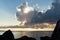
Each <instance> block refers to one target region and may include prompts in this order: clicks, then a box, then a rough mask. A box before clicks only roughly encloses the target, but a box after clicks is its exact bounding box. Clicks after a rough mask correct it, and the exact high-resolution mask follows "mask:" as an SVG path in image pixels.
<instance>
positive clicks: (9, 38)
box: [0, 20, 60, 40]
mask: <svg viewBox="0 0 60 40" xmlns="http://www.w3.org/2000/svg"><path fill="white" fill-rule="evenodd" d="M0 40H36V39H35V38H32V37H28V36H22V37H20V38H18V39H15V38H14V35H13V33H12V31H10V30H8V31H6V32H5V33H3V35H0ZM40 40H60V20H58V21H57V24H56V27H55V29H54V31H53V33H52V35H51V37H48V36H44V37H40Z"/></svg>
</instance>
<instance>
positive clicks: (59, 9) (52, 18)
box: [31, 3, 60, 23]
mask: <svg viewBox="0 0 60 40" xmlns="http://www.w3.org/2000/svg"><path fill="white" fill-rule="evenodd" d="M59 19H60V4H59V3H52V8H51V9H49V10H47V11H46V12H45V13H44V14H42V13H41V12H39V13H37V14H34V15H33V18H32V19H31V22H32V23H44V22H47V23H56V21H57V20H59Z"/></svg>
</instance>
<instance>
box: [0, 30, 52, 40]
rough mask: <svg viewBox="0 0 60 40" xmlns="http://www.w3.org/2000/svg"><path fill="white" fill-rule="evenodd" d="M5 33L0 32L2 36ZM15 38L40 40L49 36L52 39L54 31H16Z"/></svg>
mask: <svg viewBox="0 0 60 40" xmlns="http://www.w3.org/2000/svg"><path fill="white" fill-rule="evenodd" d="M3 33H4V32H2V31H0V35H2V34H3ZM12 33H13V35H14V38H15V39H17V38H20V37H22V36H28V37H33V38H36V40H40V37H44V36H49V37H51V35H52V31H15V32H13V31H12Z"/></svg>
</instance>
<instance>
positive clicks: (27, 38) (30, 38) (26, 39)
mask: <svg viewBox="0 0 60 40" xmlns="http://www.w3.org/2000/svg"><path fill="white" fill-rule="evenodd" d="M16 40H36V39H35V38H32V37H27V36H22V37H21V38H19V39H16Z"/></svg>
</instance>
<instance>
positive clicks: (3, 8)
mask: <svg viewBox="0 0 60 40" xmlns="http://www.w3.org/2000/svg"><path fill="white" fill-rule="evenodd" d="M26 1H27V2H28V3H29V6H31V7H34V6H36V5H37V4H38V6H39V7H40V8H42V9H46V10H47V7H48V6H51V5H52V2H53V1H52V0H38V1H37V0H0V26H2V25H18V24H19V22H18V21H17V19H16V16H15V15H16V7H17V6H19V5H21V4H22V3H24V2H26Z"/></svg>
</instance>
